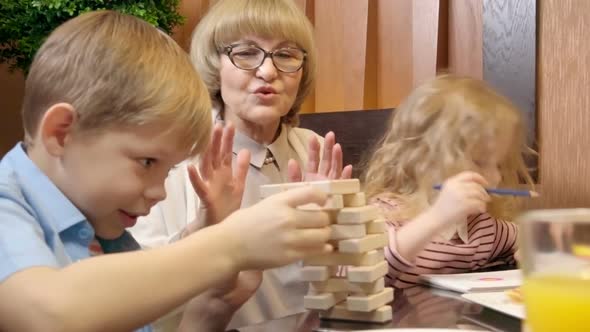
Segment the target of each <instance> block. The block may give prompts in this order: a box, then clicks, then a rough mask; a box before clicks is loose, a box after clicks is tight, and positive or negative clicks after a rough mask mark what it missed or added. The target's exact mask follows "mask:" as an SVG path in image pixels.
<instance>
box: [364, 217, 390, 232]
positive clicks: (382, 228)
mask: <svg viewBox="0 0 590 332" xmlns="http://www.w3.org/2000/svg"><path fill="white" fill-rule="evenodd" d="M379 233H387V221H386V220H385V219H375V220H373V221H369V222H368V223H367V234H379Z"/></svg>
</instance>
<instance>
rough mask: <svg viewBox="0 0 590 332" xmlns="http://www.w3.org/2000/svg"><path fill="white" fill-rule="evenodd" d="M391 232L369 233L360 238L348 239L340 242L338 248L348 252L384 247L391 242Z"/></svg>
mask: <svg viewBox="0 0 590 332" xmlns="http://www.w3.org/2000/svg"><path fill="white" fill-rule="evenodd" d="M388 235H389V234H387V233H381V234H369V235H367V236H365V237H363V238H360V239H347V240H341V241H340V242H338V250H339V251H340V252H347V253H360V252H367V251H370V250H373V249H382V248H384V247H386V246H387V244H388V243H389V236H388Z"/></svg>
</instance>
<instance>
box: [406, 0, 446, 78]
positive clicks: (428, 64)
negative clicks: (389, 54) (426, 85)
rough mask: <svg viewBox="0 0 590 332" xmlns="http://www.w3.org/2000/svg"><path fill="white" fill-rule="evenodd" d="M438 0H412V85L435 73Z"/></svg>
mask: <svg viewBox="0 0 590 332" xmlns="http://www.w3.org/2000/svg"><path fill="white" fill-rule="evenodd" d="M439 8H440V7H439V0H421V1H413V2H412V55H413V56H412V58H413V59H414V63H413V66H412V67H413V68H412V69H413V71H412V74H413V77H412V85H413V86H414V87H416V86H417V85H419V84H421V83H423V82H425V81H427V80H429V79H431V78H433V77H434V76H435V75H436V59H437V54H438V52H437V47H438V28H439V27H438V22H439V14H440V13H439Z"/></svg>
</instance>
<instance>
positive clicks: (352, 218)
mask: <svg viewBox="0 0 590 332" xmlns="http://www.w3.org/2000/svg"><path fill="white" fill-rule="evenodd" d="M378 217H379V209H378V208H377V207H376V206H373V205H365V206H361V207H350V208H344V209H342V210H340V212H338V216H337V222H338V223H339V224H345V225H347V224H348V225H349V224H364V223H366V222H369V221H372V220H375V219H377V218H378Z"/></svg>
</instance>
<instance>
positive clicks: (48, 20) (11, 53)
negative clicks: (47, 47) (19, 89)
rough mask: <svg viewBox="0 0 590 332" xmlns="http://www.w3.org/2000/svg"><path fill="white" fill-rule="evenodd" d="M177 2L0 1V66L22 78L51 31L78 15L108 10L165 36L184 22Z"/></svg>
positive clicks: (115, 0)
mask: <svg viewBox="0 0 590 332" xmlns="http://www.w3.org/2000/svg"><path fill="white" fill-rule="evenodd" d="M179 2H180V0H161V1H155V0H145V1H131V0H0V63H7V64H8V65H9V66H10V68H11V70H15V69H18V70H22V71H23V72H24V73H25V74H26V73H27V72H28V69H29V66H30V65H31V62H32V61H33V58H34V56H35V52H36V51H37V50H38V49H39V47H40V46H41V44H42V43H43V41H44V40H45V38H47V36H49V34H50V33H51V31H53V29H55V28H56V27H57V26H59V25H60V24H62V23H63V22H65V21H67V20H69V19H70V18H73V17H75V16H78V15H80V14H82V13H85V12H88V11H92V10H100V9H112V10H117V11H120V12H122V13H126V14H129V15H133V16H136V17H139V18H141V19H143V20H145V21H146V22H149V23H150V24H152V25H154V26H156V27H159V28H160V29H162V30H164V31H166V32H167V33H172V29H173V28H174V27H175V26H177V25H179V24H182V23H183V22H184V18H183V17H182V16H181V15H180V14H179V13H178V6H179Z"/></svg>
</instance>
